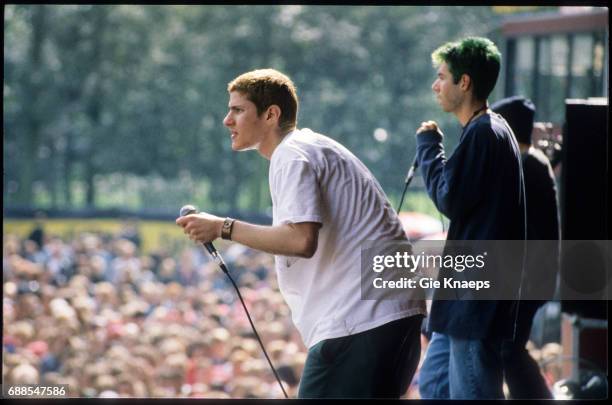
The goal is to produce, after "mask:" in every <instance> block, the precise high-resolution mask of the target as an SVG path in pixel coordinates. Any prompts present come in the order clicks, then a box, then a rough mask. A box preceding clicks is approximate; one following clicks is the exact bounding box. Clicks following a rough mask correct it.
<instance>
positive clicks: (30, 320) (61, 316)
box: [2, 233, 560, 398]
mask: <svg viewBox="0 0 612 405" xmlns="http://www.w3.org/2000/svg"><path fill="white" fill-rule="evenodd" d="M187 245H188V244H187V243H186V244H185V247H184V248H182V250H179V251H177V252H176V253H175V254H174V255H172V254H170V253H167V252H155V253H152V254H150V255H144V254H142V253H141V252H140V249H139V248H138V247H137V246H136V244H135V243H134V242H133V241H130V240H128V239H125V238H123V237H121V235H117V236H116V237H108V235H101V234H94V233H83V234H79V235H77V236H76V237H75V238H74V239H73V240H70V241H67V240H63V239H62V238H60V237H58V236H54V235H47V236H46V237H45V239H44V241H43V243H42V245H41V246H40V247H38V245H37V244H36V243H32V241H31V240H28V239H20V238H19V237H17V236H15V235H4V245H3V257H4V260H3V284H4V286H3V287H4V294H3V308H4V310H3V367H2V373H3V381H4V383H5V384H68V385H69V396H71V397H98V398H116V397H138V398H147V397H193V398H282V392H281V390H280V388H279V387H278V384H277V382H276V379H275V377H274V375H273V374H272V372H271V371H270V369H269V367H268V364H267V361H266V360H265V358H264V356H263V353H262V352H261V348H260V346H259V343H258V342H257V340H256V339H255V336H254V335H253V332H252V330H251V327H250V325H249V322H248V319H247V317H246V315H245V314H244V310H243V309H242V306H241V304H240V302H239V300H238V298H237V297H236V294H235V292H234V290H233V288H232V287H231V284H230V283H229V282H228V281H227V279H226V276H225V275H224V274H223V273H222V272H221V271H219V270H218V269H217V267H216V264H215V263H214V262H211V261H210V260H209V258H208V255H207V254H206V252H204V251H203V250H202V249H200V248H199V247H197V246H192V245H189V246H187ZM219 248H221V249H220V250H221V252H222V254H223V256H224V258H225V259H226V261H227V262H228V265H229V267H230V269H231V271H232V274H233V275H234V276H235V279H236V282H237V283H238V285H239V286H240V291H241V293H242V295H243V298H244V300H245V303H246V305H247V306H248V308H249V311H250V312H251V317H252V318H253V319H254V321H255V324H256V326H257V327H258V332H259V333H260V335H261V338H262V339H263V341H264V343H265V345H266V349H267V350H268V354H269V355H270V357H271V359H272V361H273V364H274V365H275V367H276V369H277V371H278V374H279V376H280V377H281V379H282V380H283V383H284V385H285V389H286V390H287V393H288V394H289V396H290V397H293V398H295V397H296V396H297V388H298V383H299V380H300V377H301V375H302V370H303V368H304V362H305V360H306V349H305V347H304V346H303V344H302V341H301V339H300V338H299V335H298V332H297V330H296V329H295V327H294V326H293V324H292V323H291V320H290V315H289V309H288V307H287V306H286V304H285V302H284V300H283V298H282V296H281V295H280V292H279V290H278V285H277V282H276V276H275V275H274V271H273V268H274V267H273V258H272V256H269V255H267V254H264V253H258V252H256V251H253V250H250V249H248V248H245V247H241V246H238V245H231V247H230V249H228V250H224V249H223V245H222V244H220V245H219ZM532 351H533V352H532ZM530 352H532V355H533V356H534V357H535V358H536V359H538V360H540V359H541V360H542V361H545V362H546V363H547V369H546V376H547V378H548V379H550V380H551V381H550V383H551V384H552V382H554V381H555V380H554V378H556V377H557V374H558V370H557V367H556V363H555V362H554V361H552V360H551V359H552V358H554V356H556V355H560V353H557V352H558V350H557V351H555V348H553V347H552V346H550V347H545V348H543V349H542V350H541V352H542V353H541V354H540V352H539V351H538V349H536V348H534V347H531V348H530ZM417 383H418V374H417V377H416V378H415V381H413V384H412V385H411V386H410V388H409V391H408V392H407V393H406V395H405V396H404V398H418V389H417V385H416V384H417Z"/></svg>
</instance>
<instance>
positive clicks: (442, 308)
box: [417, 114, 525, 339]
mask: <svg viewBox="0 0 612 405" xmlns="http://www.w3.org/2000/svg"><path fill="white" fill-rule="evenodd" d="M417 160H418V164H419V167H420V169H421V172H422V174H423V178H424V180H425V185H426V187H427V192H428V194H429V196H430V198H431V199H432V200H433V202H434V204H435V205H436V207H437V208H438V210H440V212H442V213H443V214H444V215H446V216H447V217H448V218H449V219H450V226H449V229H448V237H447V240H522V239H524V238H525V227H524V219H525V218H524V199H523V198H522V196H523V194H522V185H521V166H520V162H521V156H520V151H519V148H518V144H517V142H516V139H515V137H514V135H513V134H512V132H511V131H510V129H509V128H508V126H507V124H506V122H505V121H504V119H503V118H501V116H499V115H497V114H484V115H482V116H480V117H478V118H476V119H474V120H473V121H472V122H470V123H469V124H468V126H467V127H466V128H465V129H464V131H463V133H462V136H461V139H460V141H459V144H458V145H457V147H456V149H455V151H454V152H453V154H452V155H451V156H450V157H449V158H448V159H447V158H446V156H445V154H444V147H443V145H442V137H441V135H440V134H438V133H437V132H435V131H427V132H424V133H421V134H419V135H417ZM518 267H519V268H517V269H516V271H517V272H520V271H521V267H520V265H519V266H518ZM515 306H516V302H515V301H473V300H472V301H469V300H447V301H444V300H436V299H435V296H434V301H433V303H432V307H431V312H430V315H429V325H428V329H429V330H432V331H435V332H440V333H445V334H448V335H451V336H455V337H460V338H470V339H481V338H486V337H511V336H512V332H513V326H514V316H513V314H514V311H515V309H516V308H515Z"/></svg>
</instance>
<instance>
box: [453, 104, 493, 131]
mask: <svg viewBox="0 0 612 405" xmlns="http://www.w3.org/2000/svg"><path fill="white" fill-rule="evenodd" d="M476 111H478V113H477V114H476V115H474V113H475V112H476ZM486 111H487V101H486V100H485V101H481V100H474V99H470V100H469V101H466V102H465V103H463V104H462V105H461V106H460V107H459V109H458V110H457V111H456V112H455V115H456V116H457V119H458V120H459V122H460V123H461V126H462V127H465V126H466V125H467V124H468V123H469V122H470V120H473V119H474V118H476V117H479V116H480V115H482V114H484V113H486Z"/></svg>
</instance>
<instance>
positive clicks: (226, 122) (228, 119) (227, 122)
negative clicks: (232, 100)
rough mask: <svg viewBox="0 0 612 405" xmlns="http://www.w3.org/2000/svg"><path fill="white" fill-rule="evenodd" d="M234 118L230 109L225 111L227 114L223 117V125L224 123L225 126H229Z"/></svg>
mask: <svg viewBox="0 0 612 405" xmlns="http://www.w3.org/2000/svg"><path fill="white" fill-rule="evenodd" d="M233 123H234V120H233V119H232V117H231V111H230V112H228V113H227V115H226V116H225V118H223V125H225V126H226V127H229V126H231V125H233Z"/></svg>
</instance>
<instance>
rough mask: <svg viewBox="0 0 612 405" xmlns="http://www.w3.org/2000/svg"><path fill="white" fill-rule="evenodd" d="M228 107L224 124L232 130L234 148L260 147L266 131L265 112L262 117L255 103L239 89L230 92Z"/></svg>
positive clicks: (236, 149)
mask: <svg viewBox="0 0 612 405" xmlns="http://www.w3.org/2000/svg"><path fill="white" fill-rule="evenodd" d="M228 108H229V112H228V113H227V115H226V116H225V118H224V119H223V125H225V126H226V127H228V128H229V130H230V133H231V139H232V149H233V150H235V151H238V150H249V149H258V148H259V144H260V143H261V141H262V139H263V137H264V135H265V131H266V126H265V125H264V124H265V120H264V114H262V116H261V118H260V117H259V116H258V115H257V107H256V106H255V103H253V102H252V101H250V100H249V99H247V97H246V95H245V94H243V93H240V92H237V91H232V92H231V93H230V99H229V104H228Z"/></svg>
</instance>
